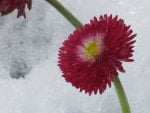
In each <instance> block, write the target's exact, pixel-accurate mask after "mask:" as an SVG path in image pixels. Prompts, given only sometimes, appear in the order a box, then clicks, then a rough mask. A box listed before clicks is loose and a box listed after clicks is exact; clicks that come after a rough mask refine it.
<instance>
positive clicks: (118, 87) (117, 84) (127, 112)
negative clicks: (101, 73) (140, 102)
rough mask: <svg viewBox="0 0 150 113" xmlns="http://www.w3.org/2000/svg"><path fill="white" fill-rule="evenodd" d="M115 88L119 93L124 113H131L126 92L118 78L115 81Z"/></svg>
mask: <svg viewBox="0 0 150 113" xmlns="http://www.w3.org/2000/svg"><path fill="white" fill-rule="evenodd" d="M114 86H115V89H116V92H117V95H118V98H119V102H120V105H121V108H122V112H123V113H131V111H130V106H129V104H128V100H127V97H126V94H125V91H124V89H123V86H122V84H121V81H120V79H119V78H118V77H116V79H115V81H114Z"/></svg>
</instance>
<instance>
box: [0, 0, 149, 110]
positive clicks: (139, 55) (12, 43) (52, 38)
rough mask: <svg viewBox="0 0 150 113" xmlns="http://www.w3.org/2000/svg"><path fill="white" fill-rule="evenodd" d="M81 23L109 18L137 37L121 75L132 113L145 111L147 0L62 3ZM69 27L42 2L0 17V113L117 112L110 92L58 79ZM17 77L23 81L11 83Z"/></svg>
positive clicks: (118, 107)
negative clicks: (23, 13)
mask: <svg viewBox="0 0 150 113" xmlns="http://www.w3.org/2000/svg"><path fill="white" fill-rule="evenodd" d="M61 2H63V4H64V5H65V6H66V7H67V8H68V9H70V10H71V11H72V13H73V14H75V15H76V16H77V17H78V18H79V19H80V20H81V21H82V22H83V23H86V22H89V20H90V18H92V17H93V16H97V17H98V16H99V15H101V14H105V13H107V14H110V13H112V14H114V15H116V14H117V15H119V16H120V17H122V18H124V19H125V20H126V23H127V24H131V25H132V28H133V29H134V31H135V32H136V33H137V34H138V36H137V42H136V48H135V55H134V59H135V62H134V63H129V64H127V63H126V64H124V66H125V67H126V73H125V74H120V78H121V80H122V82H123V85H124V87H125V90H126V92H127V95H128V98H129V102H130V104H131V107H132V113H149V112H150V107H149V106H150V98H149V95H150V82H149V81H150V76H149V75H150V69H149V68H150V50H149V49H150V44H149V43H150V38H149V30H150V15H149V11H150V7H149V4H150V1H149V0H94V1H93V0H61ZM73 30H74V28H73V27H72V26H71V25H70V24H69V23H68V22H67V21H66V20H65V19H64V18H63V17H62V16H61V15H60V14H59V13H58V12H57V11H56V10H55V9H54V8H52V7H51V6H49V5H48V4H47V3H46V2H45V1H44V0H34V1H33V8H32V10H31V11H30V12H29V11H28V12H27V19H23V18H20V19H16V12H13V13H12V14H10V15H8V16H5V17H0V113H121V110H120V106H119V104H118V99H117V97H116V93H115V90H114V88H113V87H112V88H111V89H108V90H107V91H105V93H104V94H103V95H101V96H100V95H96V96H95V95H92V96H90V97H89V96H88V95H85V94H84V93H80V92H79V91H78V90H77V89H75V88H73V87H72V86H71V85H70V84H68V83H66V82H65V80H64V79H63V78H62V77H61V72H60V70H59V68H58V67H57V51H58V48H59V47H60V46H61V43H62V42H63V40H64V39H66V38H67V36H68V35H69V34H70V33H71V32H72V31H73ZM18 73H19V74H20V75H22V76H24V75H26V77H25V79H22V78H21V79H17V80H16V79H12V78H11V77H9V75H11V76H12V77H16V78H17V77H18Z"/></svg>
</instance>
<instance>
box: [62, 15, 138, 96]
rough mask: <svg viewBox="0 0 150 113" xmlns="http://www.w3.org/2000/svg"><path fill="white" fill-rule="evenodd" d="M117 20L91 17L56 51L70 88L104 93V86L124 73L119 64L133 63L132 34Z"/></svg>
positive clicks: (115, 18) (105, 17)
mask: <svg viewBox="0 0 150 113" xmlns="http://www.w3.org/2000/svg"><path fill="white" fill-rule="evenodd" d="M132 32H133V31H132V30H131V29H130V26H127V25H126V24H125V23H124V21H123V20H122V19H118V16H115V17H112V15H110V16H108V15H104V16H100V18H99V19H97V18H96V17H94V19H93V20H91V22H90V24H86V25H84V26H83V27H81V28H80V29H77V30H75V31H74V32H73V34H71V35H70V36H69V38H68V39H67V40H66V41H64V43H63V46H62V47H61V48H60V51H59V66H60V68H61V70H62V72H63V77H64V78H65V79H66V81H67V82H71V84H72V85H73V86H75V87H76V88H79V89H80V91H85V92H86V93H89V94H90V95H91V94H92V92H94V93H95V94H96V93H97V92H100V94H101V93H102V92H104V90H105V89H106V87H107V85H108V86H109V87H111V82H112V81H114V79H115V77H116V76H118V71H120V72H125V70H124V68H123V66H122V62H123V61H125V62H132V61H133V59H131V58H130V57H132V53H133V47H134V46H133V43H134V42H135V40H134V37H135V36H136V34H132Z"/></svg>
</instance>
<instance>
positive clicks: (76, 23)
mask: <svg viewBox="0 0 150 113" xmlns="http://www.w3.org/2000/svg"><path fill="white" fill-rule="evenodd" d="M46 1H47V2H48V3H50V4H51V5H52V6H53V7H55V8H56V9H57V10H58V11H59V12H60V13H61V14H62V15H63V16H64V17H65V18H66V19H67V20H68V21H69V22H70V23H71V24H72V25H73V26H74V27H75V28H80V27H81V26H83V24H82V23H81V22H80V21H79V20H78V19H77V18H76V17H75V16H74V15H73V14H72V13H70V12H69V11H68V10H67V9H66V8H65V7H64V6H63V5H62V4H61V3H60V2H59V1H58V0H46ZM114 85H115V89H116V92H117V95H118V98H119V102H120V105H121V108H122V112H123V113H131V112H130V107H129V104H128V101H127V98H126V95H125V92H124V89H123V86H122V84H121V82H120V80H119V78H118V77H116V79H115V81H114Z"/></svg>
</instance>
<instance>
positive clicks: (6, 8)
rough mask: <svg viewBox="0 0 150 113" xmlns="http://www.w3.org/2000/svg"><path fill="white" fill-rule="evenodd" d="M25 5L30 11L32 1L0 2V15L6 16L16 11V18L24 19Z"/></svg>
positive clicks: (12, 0) (2, 0) (8, 0)
mask: <svg viewBox="0 0 150 113" xmlns="http://www.w3.org/2000/svg"><path fill="white" fill-rule="evenodd" d="M26 5H27V7H28V9H31V6H32V0H0V13H1V15H6V14H9V13H10V12H12V11H14V10H15V9H17V10H18V14H17V17H20V16H24V17H26V14H25V7H26Z"/></svg>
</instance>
